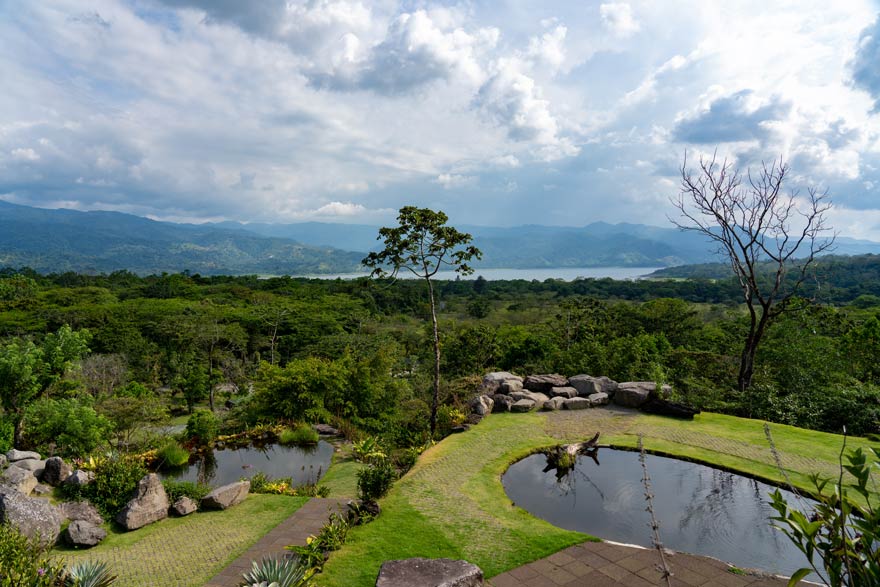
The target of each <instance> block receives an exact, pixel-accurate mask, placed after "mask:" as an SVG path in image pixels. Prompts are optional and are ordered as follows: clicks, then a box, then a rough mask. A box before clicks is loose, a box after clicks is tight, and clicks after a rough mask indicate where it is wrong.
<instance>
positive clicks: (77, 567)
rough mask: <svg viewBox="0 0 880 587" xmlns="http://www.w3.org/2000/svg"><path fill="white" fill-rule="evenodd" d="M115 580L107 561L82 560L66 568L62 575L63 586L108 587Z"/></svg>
mask: <svg viewBox="0 0 880 587" xmlns="http://www.w3.org/2000/svg"><path fill="white" fill-rule="evenodd" d="M114 582H116V575H114V574H112V573H111V572H110V568H109V567H108V566H107V563H103V562H100V561H82V562H79V563H75V564H73V565H71V566H70V567H68V568H67V572H66V574H65V575H64V585H65V587H108V585H111V584H113V583H114Z"/></svg>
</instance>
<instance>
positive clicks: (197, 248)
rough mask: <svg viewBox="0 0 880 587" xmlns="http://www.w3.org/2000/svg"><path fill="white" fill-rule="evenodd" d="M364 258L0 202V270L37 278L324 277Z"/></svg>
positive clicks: (214, 231)
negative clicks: (21, 270) (72, 274)
mask: <svg viewBox="0 0 880 587" xmlns="http://www.w3.org/2000/svg"><path fill="white" fill-rule="evenodd" d="M362 257H363V255H362V254H360V253H351V252H346V251H341V250H338V249H334V248H331V247H317V246H313V245H303V244H300V243H298V242H296V241H293V240H290V239H283V238H270V237H265V236H262V235H258V234H254V233H249V232H245V231H241V230H226V229H222V228H217V227H214V226H198V225H186V224H174V223H171V222H157V221H154V220H150V219H147V218H141V217H139V216H134V215H131V214H122V213H119V212H78V211H74V210H44V209H40V208H30V207H27V206H17V205H14V204H9V203H6V202H2V201H0V267H4V266H6V267H24V266H27V267H31V268H33V269H35V270H37V271H39V272H42V273H59V272H65V271H76V272H85V273H102V272H103V273H109V272H112V271H116V270H123V269H124V270H128V271H132V272H134V273H139V274H143V275H147V274H158V273H163V272H169V273H178V272H181V271H185V270H189V271H192V272H194V273H201V274H204V275H216V274H243V273H269V274H287V273H327V272H346V271H355V270H357V268H358V266H359V265H360V260H361V258H362Z"/></svg>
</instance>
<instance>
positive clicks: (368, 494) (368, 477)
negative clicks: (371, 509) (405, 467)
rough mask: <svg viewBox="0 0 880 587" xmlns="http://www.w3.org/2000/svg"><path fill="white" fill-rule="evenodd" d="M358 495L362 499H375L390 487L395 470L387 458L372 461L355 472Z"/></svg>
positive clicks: (395, 474)
mask: <svg viewBox="0 0 880 587" xmlns="http://www.w3.org/2000/svg"><path fill="white" fill-rule="evenodd" d="M357 478H358V481H357V487H358V495H359V496H360V498H361V499H363V500H364V501H376V500H377V499H379V498H380V497H382V496H383V495H385V494H386V493H388V490H389V489H391V484H392V483H394V480H395V479H397V472H396V471H395V470H394V467H392V466H391V463H390V462H388V459H381V460H376V461H373V462H372V463H371V464H370V465H369V466H368V467H364V468H363V469H361V470H360V471H358V473H357Z"/></svg>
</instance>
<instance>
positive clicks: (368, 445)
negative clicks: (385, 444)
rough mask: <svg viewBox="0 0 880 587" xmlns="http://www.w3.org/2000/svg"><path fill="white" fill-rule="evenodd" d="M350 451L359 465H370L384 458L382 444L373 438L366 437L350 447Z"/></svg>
mask: <svg viewBox="0 0 880 587" xmlns="http://www.w3.org/2000/svg"><path fill="white" fill-rule="evenodd" d="M351 451H352V453H353V454H354V458H355V460H357V461H359V462H361V463H371V462H373V461H376V460H382V459H384V458H385V457H386V454H385V451H384V450H383V449H382V444H381V442H380V441H379V439H378V438H376V437H375V436H367V437H366V438H363V439H361V440H359V441H358V442H355V443H353V444H352V445H351Z"/></svg>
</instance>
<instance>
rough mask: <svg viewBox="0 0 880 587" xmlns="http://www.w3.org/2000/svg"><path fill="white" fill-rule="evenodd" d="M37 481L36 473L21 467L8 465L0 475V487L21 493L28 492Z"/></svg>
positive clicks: (25, 493)
mask: <svg viewBox="0 0 880 587" xmlns="http://www.w3.org/2000/svg"><path fill="white" fill-rule="evenodd" d="M37 483H38V481H37V477H36V475H34V474H33V472H32V471H28V470H27V469H22V468H21V467H9V468H8V469H6V470H5V471H3V474H2V475H0V487H7V488H9V489H13V490H15V491H18V492H19V493H21V494H23V495H28V494H30V492H31V491H33V490H34V487H36V486H37Z"/></svg>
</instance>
